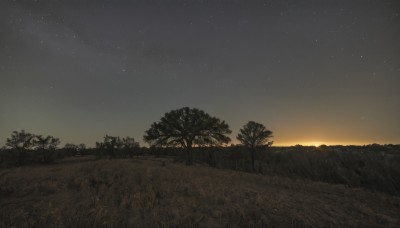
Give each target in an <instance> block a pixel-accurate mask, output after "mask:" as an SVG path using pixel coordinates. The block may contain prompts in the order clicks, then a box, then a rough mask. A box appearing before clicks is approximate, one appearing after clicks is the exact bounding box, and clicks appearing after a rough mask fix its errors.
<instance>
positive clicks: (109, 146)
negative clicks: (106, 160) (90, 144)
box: [96, 135, 122, 158]
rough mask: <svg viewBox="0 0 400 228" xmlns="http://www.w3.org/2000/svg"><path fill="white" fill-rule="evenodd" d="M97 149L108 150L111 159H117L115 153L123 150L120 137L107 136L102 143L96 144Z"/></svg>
mask: <svg viewBox="0 0 400 228" xmlns="http://www.w3.org/2000/svg"><path fill="white" fill-rule="evenodd" d="M96 147H97V148H101V149H106V150H107V153H108V155H109V156H110V158H115V151H116V150H118V149H121V148H122V141H121V139H120V138H119V136H109V135H106V136H105V137H104V140H103V142H102V143H98V142H96Z"/></svg>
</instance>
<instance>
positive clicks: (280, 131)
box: [0, 0, 400, 146]
mask: <svg viewBox="0 0 400 228" xmlns="http://www.w3.org/2000/svg"><path fill="white" fill-rule="evenodd" d="M399 5H400V4H399V3H398V2H397V1H395V0H386V1H385V0H370V1H367V0H362V1H361V0H359V1H358V0H357V1H356V0H335V1H331V0H318V1H317V0H313V1H311V0H302V1H294V0H291V1H289V0H287V1H283V0H279V1H259V0H255V1H248V0H236V1H233V0H232V1H228V0H213V1H211V0H210V1H205V0H203V1H200V0H186V1H184V0H170V1H165V0H164V1H162V0H154V1H122V0H121V1H118V0H116V1H106V0H97V1H94V0H86V1H84V0H82V1H66V0H65V1H57V0H52V1H50V0H48V1H44V0H37V1H33V0H32V1H28V0H26V1H22V0H15V1H9V0H4V1H1V2H0V106H1V112H0V140H1V142H0V145H1V144H4V142H5V139H6V138H7V137H8V136H9V135H10V134H11V132H12V131H13V130H20V129H25V130H26V131H29V132H32V133H37V134H51V135H54V136H56V137H59V138H60V139H61V140H62V142H63V143H67V142H70V143H81V142H83V143H86V144H88V145H89V146H93V145H94V143H95V141H100V140H101V139H102V137H103V136H104V135H105V134H109V135H119V136H133V137H134V138H135V139H137V140H139V141H140V142H142V137H143V134H144V131H145V130H147V129H148V128H149V127H150V125H151V123H152V122H154V121H158V120H159V119H160V117H161V116H162V115H163V114H164V113H165V112H167V111H170V110H172V109H177V108H181V107H183V106H190V107H197V108H200V109H203V110H204V111H206V112H208V113H209V114H211V115H213V116H216V117H219V118H220V119H223V120H225V121H227V122H228V124H229V125H230V126H231V129H232V130H233V133H232V137H231V138H232V139H234V138H235V136H236V135H237V133H238V130H239V128H240V127H241V126H242V125H243V124H245V123H246V122H247V121H249V120H254V121H257V122H260V123H263V124H264V125H266V126H267V128H268V129H270V130H272V131H273V132H274V136H275V137H274V141H275V145H287V144H289V145H291V144H297V143H302V144H313V143H327V144H338V143H342V144H364V143H374V142H377V143H400V128H399V127H400V118H399V116H400V99H399V97H400V96H399V95H400V92H399V88H400V45H399V40H400V7H399ZM142 145H143V144H142Z"/></svg>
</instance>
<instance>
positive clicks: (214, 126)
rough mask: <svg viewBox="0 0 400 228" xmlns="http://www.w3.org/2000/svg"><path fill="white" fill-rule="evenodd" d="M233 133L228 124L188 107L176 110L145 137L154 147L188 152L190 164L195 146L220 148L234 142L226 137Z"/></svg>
mask: <svg viewBox="0 0 400 228" xmlns="http://www.w3.org/2000/svg"><path fill="white" fill-rule="evenodd" d="M231 132H232V131H231V130H230V129H229V126H228V124H226V123H225V121H221V120H220V119H218V118H216V117H211V116H210V115H209V114H207V113H205V112H204V111H202V110H199V109H197V108H189V107H184V108H181V109H177V110H173V111H170V112H168V113H165V115H164V116H163V117H162V118H161V120H160V121H159V122H155V123H153V124H152V125H151V127H150V129H148V130H147V131H146V133H145V135H144V137H143V139H144V141H145V142H147V143H149V144H150V145H151V146H156V147H157V146H167V147H168V146H173V147H182V148H185V149H186V152H187V163H188V164H191V163H192V158H191V148H192V147H193V146H194V145H212V146H218V145H221V144H224V143H228V142H230V138H229V137H228V136H226V135H227V134H230V133H231Z"/></svg>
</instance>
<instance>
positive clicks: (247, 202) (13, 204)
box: [0, 158, 400, 227]
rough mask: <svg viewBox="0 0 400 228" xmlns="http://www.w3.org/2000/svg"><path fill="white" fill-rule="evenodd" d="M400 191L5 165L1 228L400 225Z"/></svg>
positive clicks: (215, 174)
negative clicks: (7, 167) (387, 191)
mask: <svg viewBox="0 0 400 228" xmlns="http://www.w3.org/2000/svg"><path fill="white" fill-rule="evenodd" d="M399 214H400V198H399V197H396V196H391V195H387V194H384V193H373V192H369V191H367V190H363V189H354V188H348V187H345V186H344V185H332V184H326V183H319V182H311V181H304V180H293V179H288V178H284V177H276V176H263V175H256V174H249V173H242V172H235V171H228V170H219V169H213V168H208V167H204V166H198V165H196V166H191V167H187V166H184V165H183V164H180V163H174V162H172V161H171V160H161V159H159V160H155V159H150V158H148V159H146V160H145V159H133V160H98V161H88V160H80V159H79V158H73V159H68V160H64V161H63V162H62V163H60V164H53V165H47V166H31V167H28V166H27V167H21V168H12V169H6V170H1V171H0V227H171V226H174V227H243V226H251V227H400V220H399Z"/></svg>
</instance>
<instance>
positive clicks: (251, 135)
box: [236, 121, 273, 172]
mask: <svg viewBox="0 0 400 228" xmlns="http://www.w3.org/2000/svg"><path fill="white" fill-rule="evenodd" d="M272 137H273V136H272V131H270V130H267V129H266V128H265V126H264V125H262V124H260V123H256V122H254V121H249V122H248V123H247V124H246V125H244V126H243V127H242V129H240V133H239V134H238V136H237V137H236V138H237V139H238V140H239V141H240V142H241V143H242V144H243V145H244V146H246V147H248V148H249V149H250V151H251V164H252V168H253V172H254V171H255V167H254V162H255V152H256V148H257V147H259V146H262V145H266V146H271V145H272V143H273V141H270V138H272Z"/></svg>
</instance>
